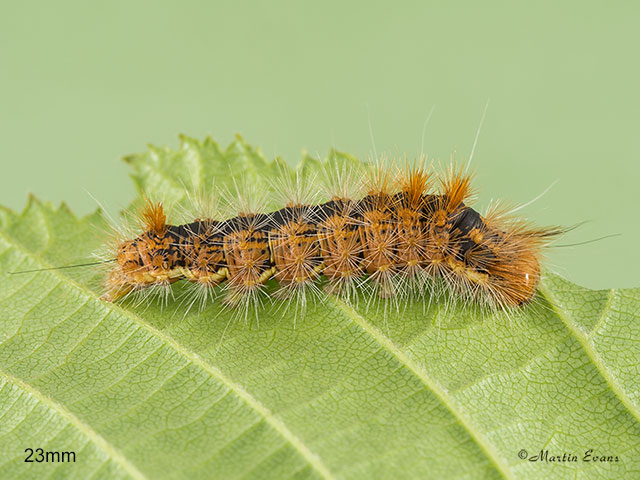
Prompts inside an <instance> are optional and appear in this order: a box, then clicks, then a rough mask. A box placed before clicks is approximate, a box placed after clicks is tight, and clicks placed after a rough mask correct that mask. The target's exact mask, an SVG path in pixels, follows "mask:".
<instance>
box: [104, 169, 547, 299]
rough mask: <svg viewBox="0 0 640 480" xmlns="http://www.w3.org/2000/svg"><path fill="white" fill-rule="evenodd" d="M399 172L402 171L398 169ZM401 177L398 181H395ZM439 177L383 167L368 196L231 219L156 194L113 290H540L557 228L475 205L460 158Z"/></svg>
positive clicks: (486, 295)
mask: <svg viewBox="0 0 640 480" xmlns="http://www.w3.org/2000/svg"><path fill="white" fill-rule="evenodd" d="M392 177H393V179H392ZM390 179H392V180H390ZM433 183H434V182H433V181H432V178H431V176H430V175H429V174H428V173H427V172H426V170H425V169H424V168H421V167H413V168H408V169H406V170H405V171H403V172H399V173H398V174H396V175H395V176H394V175H392V174H391V170H390V169H385V168H382V169H380V168H379V169H378V172H377V174H376V180H375V181H373V182H371V183H370V185H369V186H368V187H367V194H366V195H364V196H363V197H362V198H361V199H359V200H354V199H351V198H346V196H344V195H334V196H333V197H332V198H331V199H330V200H329V201H327V202H325V203H320V204H315V205H307V204H303V203H301V202H298V201H294V202H290V203H288V204H287V205H286V206H285V207H284V208H282V209H280V210H277V211H274V212H271V213H259V212H242V213H241V214H239V215H238V216H235V217H233V218H229V219H226V220H219V219H212V218H206V219H197V220H195V221H194V222H192V223H187V224H183V225H169V224H167V222H166V217H165V214H164V210H163V206H162V204H161V203H156V204H154V203H152V202H149V201H147V205H146V207H145V209H144V210H143V212H142V213H141V218H142V220H143V223H144V226H145V227H144V232H143V233H142V234H141V235H139V236H138V237H136V238H134V239H132V240H126V241H124V242H122V243H120V244H119V245H118V246H117V253H116V267H115V268H114V269H113V270H112V271H111V272H110V274H109V275H108V278H107V279H106V281H105V288H106V293H105V294H104V295H103V297H102V298H103V299H104V300H107V301H115V300H118V299H120V298H122V297H125V296H127V295H129V294H130V293H134V292H138V291H141V290H143V289H146V288H148V287H152V286H168V285H169V284H171V283H173V282H176V281H178V280H180V279H187V280H188V281H190V282H194V283H196V284H197V285H198V286H200V287H201V288H205V289H209V288H213V287H216V286H218V285H220V284H222V283H223V282H224V287H223V291H224V292H225V295H224V302H225V303H226V304H228V305H232V306H233V305H237V304H239V303H242V302H247V301H250V300H251V299H252V298H254V297H255V295H256V294H257V293H259V292H260V291H261V290H262V289H263V288H264V284H265V283H266V282H267V281H268V280H269V279H271V278H274V279H275V280H276V281H277V283H278V284H279V286H280V287H281V289H280V290H279V293H280V294H281V296H288V295H289V294H296V293H300V292H301V291H304V290H306V289H309V288H311V289H312V290H313V291H316V292H318V291H320V290H319V289H318V288H317V286H316V285H317V282H318V281H319V280H321V277H324V278H325V279H326V283H327V285H326V288H325V290H326V291H328V292H331V293H336V294H347V295H348V294H350V292H352V291H353V290H354V287H356V286H358V285H363V282H366V284H367V285H369V286H373V287H374V288H375V290H376V291H377V293H378V295H379V296H381V297H398V296H402V295H406V294H408V293H415V292H418V293H422V292H425V291H427V289H425V285H427V284H428V283H429V282H431V281H433V279H443V280H444V282H445V284H446V285H447V286H449V287H450V288H452V289H453V290H455V291H456V292H457V293H458V294H462V295H464V296H465V298H470V299H472V300H473V301H476V302H479V303H486V304H489V305H491V306H496V307H499V308H508V307H517V306H521V305H524V304H526V303H527V302H529V301H531V299H532V298H533V296H534V294H535V291H536V287H537V284H538V282H539V279H540V265H539V259H540V252H541V249H542V247H544V246H545V245H546V243H547V240H548V238H549V237H551V236H553V235H556V234H558V233H560V231H559V230H558V229H534V228H531V227H529V226H528V225H527V224H525V223H524V222H522V221H519V220H514V219H508V218H506V217H505V216H504V215H501V214H499V213H498V212H497V211H494V212H493V213H488V214H487V215H485V216H482V215H480V214H479V213H478V212H476V211H475V210H474V209H473V208H471V207H469V206H468V205H466V204H465V201H468V199H469V197H470V195H471V187H470V178H469V176H466V175H464V174H463V173H461V172H455V171H454V170H453V169H450V170H449V172H448V173H447V174H446V175H445V177H444V178H442V179H440V181H439V182H438V184H439V188H438V192H431V191H430V190H431V188H432V186H433Z"/></svg>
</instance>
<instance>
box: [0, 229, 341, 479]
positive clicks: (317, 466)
mask: <svg viewBox="0 0 640 480" xmlns="http://www.w3.org/2000/svg"><path fill="white" fill-rule="evenodd" d="M0 237H1V238H3V239H4V240H5V241H6V242H7V243H9V244H10V245H12V246H13V247H14V248H15V249H16V250H18V251H19V252H20V253H21V254H22V255H24V256H25V257H28V258H31V259H32V260H34V261H35V262H36V263H37V264H38V265H41V266H42V267H43V268H48V267H51V265H50V264H49V263H48V262H46V261H45V260H44V259H42V258H41V257H40V256H39V255H37V254H35V253H33V252H30V251H28V250H26V249H25V248H23V247H22V245H21V244H20V243H18V242H17V241H15V240H14V239H13V238H12V237H11V236H9V235H8V234H6V233H5V232H4V231H1V230H0ZM47 274H48V275H52V276H54V277H56V278H57V279H58V280H60V281H61V282H63V283H65V284H67V285H69V286H70V287H73V288H75V289H76V290H78V291H79V292H80V293H82V294H84V295H85V296H86V297H87V299H88V300H91V301H95V302H96V303H99V304H100V305H101V306H103V308H108V309H110V310H112V311H114V312H115V313H116V314H119V315H120V316H122V317H125V318H128V319H130V320H131V321H132V322H134V323H136V324H138V325H140V326H141V327H142V328H144V329H145V330H146V331H147V332H148V333H149V334H151V335H153V336H155V337H156V338H158V339H160V340H161V341H162V342H164V343H165V344H166V345H168V346H169V347H171V348H172V349H173V350H175V351H176V352H177V353H178V354H179V355H181V356H182V357H183V358H186V359H187V360H188V361H190V362H191V363H192V364H193V365H195V366H197V367H199V368H201V369H202V370H204V371H205V372H206V373H208V374H209V375H210V376H211V377H213V378H215V379H217V380H218V381H219V382H221V383H222V384H223V385H225V387H227V388H228V389H229V390H230V391H232V392H233V393H234V394H235V395H236V396H237V397H238V398H239V399H240V400H242V401H243V403H245V404H246V405H247V406H248V407H249V408H251V409H252V410H254V411H255V412H256V413H258V415H259V416H260V417H262V418H263V419H264V421H265V422H267V423H268V424H269V425H270V426H271V427H272V428H273V429H274V430H275V431H276V432H277V433H278V434H279V435H280V436H281V437H283V438H284V439H285V440H286V441H287V442H288V443H289V444H290V445H291V446H292V447H293V448H294V449H295V450H297V451H298V453H299V454H300V455H301V456H302V457H303V458H304V459H305V460H306V461H307V463H308V464H309V465H311V467H312V468H313V469H314V470H316V471H317V472H318V474H320V476H321V477H322V478H325V479H330V480H331V479H334V478H335V476H334V475H333V474H332V473H331V472H330V470H329V469H328V468H327V467H326V466H325V465H324V463H323V462H322V460H321V459H320V457H319V456H317V455H316V454H315V453H313V452H312V451H311V450H310V449H309V448H308V447H307V446H306V445H305V444H304V443H303V442H302V440H301V439H300V438H298V437H297V436H296V435H295V434H294V433H293V432H292V431H291V430H289V429H288V428H287V426H286V425H285V423H284V422H283V421H282V420H280V419H279V418H277V417H276V416H275V415H274V414H273V412H271V411H270V410H269V409H268V408H267V407H265V406H264V405H263V404H262V403H261V402H260V401H258V399H256V398H254V397H253V396H252V395H251V394H250V393H249V392H248V391H247V390H246V389H245V388H244V387H242V385H240V384H238V383H236V382H234V381H233V380H231V378H229V377H228V376H226V375H225V374H224V373H223V372H222V371H221V370H219V369H218V368H216V367H214V366H213V365H211V364H209V363H207V362H205V361H204V360H203V359H202V358H201V357H200V356H199V355H198V354H196V353H195V352H191V351H190V350H189V349H187V348H186V347H185V346H184V345H182V344H180V343H179V342H177V341H176V340H175V339H174V338H173V337H171V336H169V335H167V334H166V333H164V332H162V331H161V330H158V329H157V328H155V327H154V326H152V325H151V324H150V323H148V322H146V321H145V320H143V319H142V318H141V317H139V316H137V315H135V314H133V313H132V312H130V311H128V310H125V309H123V308H121V307H119V306H118V305H115V304H106V303H105V302H103V301H101V300H100V299H99V298H98V296H97V295H96V294H95V293H94V292H92V291H91V290H89V289H88V288H86V287H85V286H83V285H80V284H78V283H76V282H75V281H73V280H72V279H71V278H70V277H67V276H65V275H62V274H60V273H58V272H57V271H55V270H53V271H48V272H47ZM1 373H2V371H0V374H1ZM6 378H11V379H15V380H16V381H18V382H20V383H19V384H18V383H16V385H18V386H21V385H24V386H25V387H28V388H30V389H31V390H32V391H34V392H37V391H38V390H37V389H35V388H34V387H33V386H31V385H29V384H28V383H26V382H24V381H22V380H20V379H18V378H16V377H13V376H11V375H10V374H8V373H7V374H6ZM9 381H11V380H9ZM11 383H14V382H13V381H11ZM37 398H39V399H40V398H49V397H46V396H45V395H44V394H42V393H40V396H39V397H37ZM49 401H50V403H51V404H52V405H56V406H58V407H59V408H56V409H55V410H56V411H57V412H58V413H59V414H60V415H62V416H63V417H66V418H68V420H69V421H70V423H72V424H73V425H74V426H76V427H77V428H79V427H82V428H79V429H80V430H81V431H83V432H84V431H85V430H86V431H91V432H94V434H95V438H94V437H92V436H88V438H90V439H92V440H98V437H99V439H102V440H103V441H104V444H105V445H106V446H108V448H109V450H108V451H110V452H114V453H115V454H117V455H118V456H119V457H121V458H122V459H123V460H124V461H126V462H127V463H128V464H130V465H131V466H133V464H132V463H131V462H130V461H129V460H127V459H126V457H125V456H124V455H122V454H121V453H119V451H118V450H117V449H116V448H115V447H114V446H113V445H111V444H110V443H109V442H108V441H107V440H106V439H104V438H103V437H101V436H100V435H99V434H98V433H97V432H95V431H94V430H92V429H91V427H90V426H89V425H87V424H85V423H83V422H82V421H81V420H80V419H79V418H78V417H76V416H75V415H73V413H71V412H70V411H69V410H67V409H66V408H65V407H64V406H63V405H62V404H60V403H58V402H55V400H53V399H49ZM73 419H75V421H74V420H73ZM136 471H137V469H136ZM138 473H139V474H140V475H142V474H141V473H140V472H139V471H138ZM135 478H140V479H144V478H146V477H144V475H142V476H138V477H135Z"/></svg>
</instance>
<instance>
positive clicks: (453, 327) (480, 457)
mask: <svg viewBox="0 0 640 480" xmlns="http://www.w3.org/2000/svg"><path fill="white" fill-rule="evenodd" d="M127 161H128V162H129V163H130V164H131V165H132V167H133V172H134V173H133V178H134V181H135V182H136V185H137V187H138V189H139V190H140V191H141V193H142V192H144V194H146V195H147V196H149V197H151V198H162V199H164V200H165V201H167V202H169V203H173V204H176V205H186V204H187V197H186V195H185V188H186V190H188V191H190V192H196V193H198V194H202V195H208V196H211V197H213V198H217V196H219V195H222V193H221V192H223V191H225V190H227V191H232V190H233V189H234V188H235V186H238V185H249V186H251V187H252V188H253V189H254V191H255V190H258V191H260V190H268V189H273V188H274V186H273V185H274V180H275V178H276V176H278V175H280V176H281V175H285V176H286V175H293V173H292V171H291V169H289V168H288V167H287V166H286V164H284V163H283V162H280V161H279V162H269V161H267V160H266V159H265V158H264V156H263V155H262V154H261V153H260V152H259V151H258V150H256V149H253V148H251V147H250V146H248V145H247V144H245V143H244V141H243V140H242V139H240V138H238V139H237V140H236V141H235V142H233V143H232V144H231V145H230V146H229V147H227V148H226V149H222V148H220V147H219V146H218V145H217V144H216V143H215V142H213V141H211V140H209V139H207V140H205V141H202V142H200V141H197V140H194V139H191V138H188V137H182V138H181V145H180V148H179V149H178V150H176V151H173V150H171V149H168V148H155V147H151V148H150V149H149V151H148V152H146V153H143V154H139V155H134V156H131V157H127ZM326 161H327V162H335V163H336V165H343V164H345V163H346V164H350V165H352V164H355V163H356V162H357V161H356V160H355V159H353V158H352V157H349V156H348V155H345V154H342V153H339V152H331V154H330V155H329V158H328V160H326ZM322 164H323V162H320V161H318V160H314V159H312V158H305V159H304V160H303V163H302V165H301V166H300V171H301V172H304V176H305V178H310V177H313V174H314V173H316V172H317V171H318V169H319V168H320V167H321V165H322ZM106 228H107V226H106V220H105V218H104V217H103V215H102V214H101V213H100V212H97V213H95V214H93V215H91V216H88V217H85V218H82V219H79V218H76V217H75V216H74V215H73V214H72V213H71V212H70V211H69V210H68V209H67V208H66V207H64V206H61V207H59V208H54V207H53V206H51V205H49V204H47V203H42V202H40V201H38V200H36V199H35V198H32V199H30V201H29V204H28V206H27V207H26V209H25V210H24V211H23V212H22V213H20V214H17V213H14V212H12V211H9V210H5V209H2V210H0V269H1V271H2V272H10V271H16V270H24V269H30V268H47V267H50V266H59V265H67V264H71V263H76V262H79V261H83V260H84V261H86V260H87V259H90V257H91V254H92V253H93V252H95V251H97V250H99V249H100V245H101V244H102V242H103V241H104V236H105V234H104V232H105V229H106ZM100 278H101V277H100V274H99V272H96V271H95V270H87V269H85V270H82V269H69V270H54V271H43V272H39V273H35V274H23V275H7V274H4V273H3V279H2V282H0V312H2V313H1V318H2V320H1V323H0V326H1V329H0V391H1V393H0V418H2V421H1V422H0V478H65V479H67V478H69V479H71V478H78V479H86V478H134V479H143V478H148V479H156V478H225V479H232V478H256V479H257V478H274V479H286V478H295V479H303V478H318V479H322V478H325V479H328V478H353V479H360V478H362V479H370V478H460V479H463V478H469V479H475V478H487V479H489V478H491V479H492V478H541V477H545V478H594V477H599V478H634V477H636V476H638V475H640V398H639V396H640V386H639V383H640V380H639V378H640V376H639V375H638V364H639V362H638V359H639V358H640V342H639V340H640V327H639V326H638V324H639V322H638V320H639V314H638V311H639V310H640V308H639V306H640V289H632V290H610V291H590V290H586V289H584V288H581V287H578V286H576V285H573V284H571V283H569V282H567V281H566V280H564V279H562V278H561V277H558V276H556V275H552V274H546V275H545V277H544V280H543V282H542V285H541V288H540V293H539V295H538V299H537V302H536V303H535V304H534V305H532V306H529V307H526V308H525V309H523V310H522V311H521V312H519V313H518V314H517V315H512V316H510V317H507V316H506V315H505V314H493V315H487V314H486V313H485V312H479V311H477V310H475V309H471V308H468V307H467V308H463V307H460V306H456V305H453V304H451V303H450V302H447V301H446V299H442V298H441V299H436V300H433V301H431V302H426V303H425V302H419V301H410V302H408V304H406V305H403V306H402V309H401V313H400V314H397V313H388V312H387V313H386V315H385V314H384V312H383V311H381V310H380V309H376V308H371V307H369V308H368V307H367V305H366V302H359V303H358V304H357V305H355V306H350V305H347V304H345V303H344V302H342V301H340V300H337V299H334V298H329V299H328V300H327V301H326V302H323V303H322V304H315V305H312V306H310V307H309V309H308V310H307V312H306V315H305V317H304V318H303V319H301V318H295V317H294V316H293V315H291V314H289V313H284V314H283V311H282V310H281V309H278V308H277V305H276V306H273V307H268V308H266V309H265V310H264V311H261V312H260V317H259V322H250V323H245V322H243V321H234V316H233V314H232V313H230V312H228V311H225V310H223V309H222V308H221V305H220V303H219V302H213V303H210V304H209V305H208V306H207V307H206V308H205V309H204V310H202V311H198V309H197V308H192V309H190V310H188V312H187V309H186V303H185V302H184V297H183V298H180V295H181V294H186V293H187V289H186V287H185V286H184V285H177V286H176V287H175V288H174V293H175V296H176V299H175V300H170V301H169V302H168V305H167V306H165V307H162V306H161V305H160V302H151V303H149V304H143V305H134V304H132V303H124V304H122V305H114V304H109V303H104V302H102V301H100V300H99V298H98V297H99V295H100ZM187 298H188V297H187ZM26 448H33V449H36V448H42V449H44V450H45V451H59V452H62V451H74V452H75V453H76V462H75V463H73V464H71V463H46V462H45V463H37V462H35V463H25V462H24V460H25V458H26V456H27V454H26V453H25V449H26ZM523 449H524V450H526V451H527V452H528V456H533V455H537V454H538V453H539V452H540V450H548V451H549V455H550V456H552V455H562V454H563V453H565V452H566V453H568V454H575V455H576V456H577V461H565V462H553V463H551V462H544V461H543V462H540V461H536V462H531V461H528V460H522V459H520V458H519V457H518V452H519V451H520V450H523ZM588 449H593V454H592V455H605V456H607V455H611V456H614V457H615V456H617V457H618V461H605V462H601V461H589V462H586V461H583V455H584V453H585V451H586V450H588Z"/></svg>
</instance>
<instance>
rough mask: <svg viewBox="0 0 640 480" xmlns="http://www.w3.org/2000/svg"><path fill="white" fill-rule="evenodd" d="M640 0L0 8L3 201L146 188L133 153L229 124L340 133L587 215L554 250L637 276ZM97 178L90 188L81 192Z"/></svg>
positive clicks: (494, 190) (538, 211)
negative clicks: (471, 171) (135, 177)
mask: <svg viewBox="0 0 640 480" xmlns="http://www.w3.org/2000/svg"><path fill="white" fill-rule="evenodd" d="M635 5H636V4H634V2H617V3H613V2H585V1H580V2H464V3H459V2H393V3H391V2H389V3H387V2H385V3H381V2H371V1H367V2H349V3H347V2H344V1H341V2H335V1H323V2H313V3H312V2H299V1H298V2H295V1H291V2H273V1H272V2H171V3H169V2H130V1H127V2H124V1H122V2H103V3H98V2H80V1H78V2H68V1H61V2H29V3H27V2H20V3H18V2H12V3H8V2H5V3H4V4H3V6H2V14H1V15H0V58H1V66H0V159H1V161H2V166H3V175H2V179H3V180H2V188H1V189H0V203H1V204H4V205H7V206H10V207H12V208H15V209H21V208H22V207H23V206H24V204H25V201H26V195H27V193H28V192H34V193H36V194H37V195H38V196H39V197H41V198H43V199H47V200H52V201H54V202H60V201H65V202H67V203H68V204H70V206H71V207H72V208H73V209H74V211H76V212H79V213H88V212H89V211H91V210H93V209H94V208H95V207H96V202H95V200H94V199H92V198H91V196H90V195H89V193H90V194H91V195H93V196H94V197H95V198H96V199H98V200H99V201H100V202H102V203H104V204H105V206H106V207H107V208H108V209H110V210H111V211H115V210H117V209H119V208H122V207H124V206H125V205H127V204H128V203H129V202H130V200H132V198H133V196H134V191H133V187H132V183H131V182H130V181H129V179H128V178H127V174H128V173H129V172H128V170H127V167H126V165H125V164H124V163H123V162H121V161H120V160H119V158H120V157H121V156H122V155H125V154H128V153H133V152H137V151H141V150H144V149H145V148H146V144H147V143H156V144H168V145H172V146H177V143H178V140H177V134H179V133H186V134H189V135H192V136H197V137H204V136H205V135H212V136H213V137H214V138H215V139H216V140H218V141H219V142H221V143H224V144H226V143H227V142H228V141H230V140H231V139H232V138H233V135H234V134H235V133H240V134H241V135H243V136H244V138H245V139H246V140H247V141H248V142H250V143H252V144H255V145H257V146H260V147H261V148H262V150H263V151H264V153H265V154H266V155H267V156H273V155H281V156H283V157H284V158H286V159H287V160H288V161H289V162H291V163H294V162H296V161H297V160H298V159H299V158H300V154H301V151H302V150H306V151H308V152H310V153H312V154H318V155H324V154H325V153H326V152H327V151H328V150H329V148H330V147H332V146H335V147H337V148H339V149H341V150H344V151H347V152H349V153H352V154H355V155H356V156H360V157H365V156H367V155H368V154H369V153H371V151H372V142H371V139H370V135H369V127H368V122H369V119H370V122H371V125H372V130H373V136H374V140H375V145H376V147H377V152H378V153H380V152H383V151H386V152H388V153H390V154H394V155H395V154H400V155H404V154H405V153H406V154H408V155H409V156H414V155H415V154H416V153H418V152H419V151H420V148H421V132H422V128H423V124H424V122H425V120H426V118H427V115H428V113H429V111H430V110H431V109H432V108H433V107H435V108H434V111H433V115H432V117H431V120H430V122H429V124H428V127H427V131H426V136H425V139H424V152H425V153H427V154H428V155H429V157H431V158H433V159H435V160H440V161H442V162H444V163H446V162H448V161H449V158H450V156H451V155H452V154H453V152H454V151H455V152H457V153H456V155H457V158H458V159H460V160H461V161H465V160H466V158H467V157H468V155H469V152H470V150H471V145H472V143H473V138H474V136H475V132H476V129H477V127H478V124H479V121H480V117H481V116H482V112H483V109H484V107H485V104H486V102H487V100H489V99H490V106H489V109H488V113H487V117H486V120H485V122H484V126H483V128H482V132H481V135H480V140H479V143H478V148H477V151H476V154H475V157H474V162H473V166H474V168H475V171H476V172H477V178H476V182H475V185H476V186H477V188H478V191H479V197H478V205H479V206H480V207H484V206H486V205H487V204H488V202H489V201H490V200H491V199H498V198H499V199H503V200H508V201H510V202H514V203H524V202H527V201H529V200H530V199H532V198H534V197H536V196H537V195H538V194H540V193H541V192H542V191H544V190H545V189H546V188H547V187H548V186H549V185H551V184H552V183H554V182H557V183H556V184H555V186H554V187H553V188H552V189H551V190H550V191H549V192H548V193H547V194H546V195H544V196H543V197H542V198H541V199H540V200H538V201H537V202H535V203H534V204H533V205H531V206H529V207H527V208H526V209H525V210H523V211H521V213H523V215H524V216H526V217H527V218H529V219H531V220H533V221H534V222H535V223H536V224H539V225H547V224H559V225H573V224H576V223H578V222H583V221H587V223H586V224H584V225H583V226H581V227H580V228H578V229H576V230H575V231H573V232H571V233H569V234H567V235H566V236H565V238H564V239H562V240H561V241H560V243H563V244H570V243H575V242H580V241H584V240H589V239H593V238H597V237H599V236H602V235H609V234H621V235H620V236H618V237H615V238H610V239H606V240H602V241H599V242H595V243H591V244H588V245H581V246H574V247H562V248H556V249H552V250H550V251H549V254H548V257H549V258H548V264H549V266H550V268H551V269H552V270H554V271H556V272H558V273H560V274H561V275H564V276H566V277H568V278H569V279H571V280H573V281H576V282H578V283H580V284H583V285H586V286H589V287H592V288H597V287H602V288H604V287H624V286H638V285H640V281H638V279H637V277H638V273H637V272H638V267H639V266H640V248H638V247H637V244H638V238H640V223H639V222H638V214H637V205H638V201H637V193H636V191H637V189H638V183H639V180H640V162H639V160H640V158H639V157H640V135H639V133H640V132H639V129H638V126H639V120H638V119H639V118H640V95H639V93H638V86H639V85H640V63H639V62H638V47H639V46H640V33H639V29H638V28H637V25H638V18H639V14H640V8H639V7H637V6H635ZM88 192H89V193H88Z"/></svg>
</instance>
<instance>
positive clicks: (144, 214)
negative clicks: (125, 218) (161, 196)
mask: <svg viewBox="0 0 640 480" xmlns="http://www.w3.org/2000/svg"><path fill="white" fill-rule="evenodd" d="M140 219H141V220H142V221H143V223H144V226H145V230H146V231H150V232H152V233H155V234H156V235H158V236H162V235H164V234H165V232H166V231H167V216H166V215H165V214H164V208H163V207H162V202H158V203H153V202H152V201H151V200H149V199H148V198H145V206H144V208H143V209H142V211H141V212H140Z"/></svg>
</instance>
